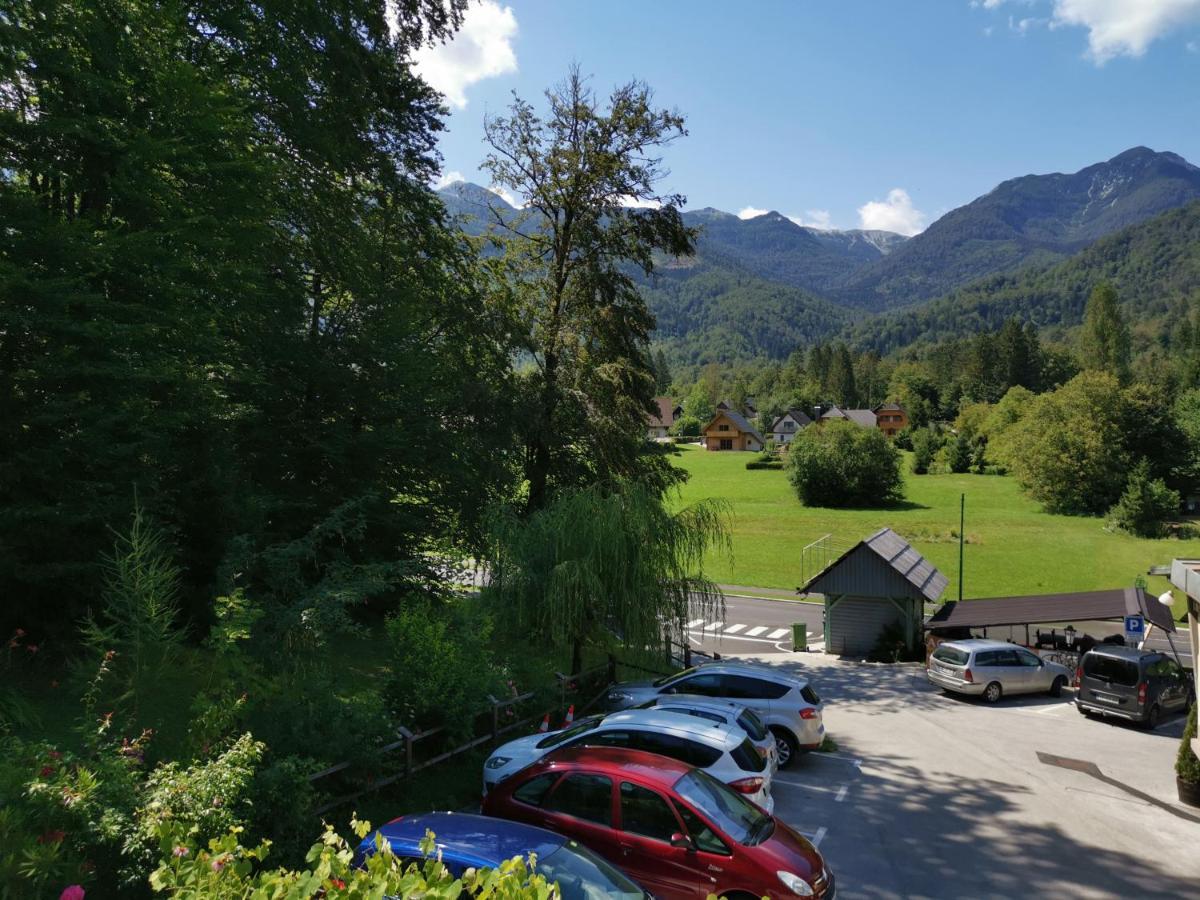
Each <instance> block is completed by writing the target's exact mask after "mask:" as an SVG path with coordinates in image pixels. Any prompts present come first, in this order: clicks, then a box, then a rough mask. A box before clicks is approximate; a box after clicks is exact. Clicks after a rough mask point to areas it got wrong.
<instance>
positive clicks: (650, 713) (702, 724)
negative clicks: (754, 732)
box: [592, 707, 745, 749]
mask: <svg viewBox="0 0 1200 900" xmlns="http://www.w3.org/2000/svg"><path fill="white" fill-rule="evenodd" d="M609 728H636V729H639V730H642V731H666V732H670V733H671V734H676V735H682V736H684V737H688V738H691V739H693V740H697V741H701V742H703V743H705V744H709V745H710V746H713V747H721V748H722V749H724V748H725V747H729V746H737V745H738V744H740V743H741V742H742V741H743V740H745V738H744V737H741V738H739V734H740V733H741V728H740V727H738V731H737V732H736V733H735V732H734V730H733V728H734V726H733V725H732V724H729V723H725V722H714V721H712V720H711V719H700V718H697V717H696V716H689V715H685V714H682V713H675V712H667V711H665V710H661V709H658V708H657V707H651V708H649V709H626V710H622V711H620V712H615V713H610V714H609V715H607V716H605V717H604V722H603V723H602V724H601V725H600V728H598V729H595V730H594V731H593V732H592V733H594V732H595V731H599V730H601V729H604V730H607V729H609Z"/></svg>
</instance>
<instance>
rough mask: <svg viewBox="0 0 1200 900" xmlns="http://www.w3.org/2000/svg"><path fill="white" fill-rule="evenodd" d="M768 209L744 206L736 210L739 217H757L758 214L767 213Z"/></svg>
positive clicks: (763, 214)
mask: <svg viewBox="0 0 1200 900" xmlns="http://www.w3.org/2000/svg"><path fill="white" fill-rule="evenodd" d="M769 212H770V210H769V209H759V208H758V207H757V206H746V207H743V208H742V209H741V211H739V212H738V214H737V216H738V218H739V219H757V218H758V217H759V216H765V215H766V214H767V213H769Z"/></svg>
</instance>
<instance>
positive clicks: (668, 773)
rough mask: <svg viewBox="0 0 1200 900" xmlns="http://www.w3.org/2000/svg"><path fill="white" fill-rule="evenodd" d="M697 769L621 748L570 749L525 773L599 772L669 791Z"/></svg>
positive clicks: (549, 754) (665, 758)
mask: <svg viewBox="0 0 1200 900" xmlns="http://www.w3.org/2000/svg"><path fill="white" fill-rule="evenodd" d="M693 768H694V767H693V766H689V765H688V764H687V763H685V762H680V761H679V760H677V759H673V758H672V757H669V756H659V755H658V754H657V753H647V752H646V751H645V750H627V749H625V748H622V747H567V748H565V749H563V750H555V751H554V752H553V753H547V754H546V755H545V756H543V757H542V758H541V759H540V760H538V761H537V762H536V763H534V764H533V765H532V766H530V767H529V768H528V769H526V771H527V772H528V771H539V772H540V771H546V770H550V771H570V770H572V769H599V770H601V771H605V772H609V773H612V774H617V775H619V776H621V777H626V778H629V779H631V780H633V781H639V782H641V783H642V784H645V785H649V786H653V787H659V788H664V789H669V788H671V787H673V786H674V785H675V782H677V781H678V780H679V779H680V778H682V777H683V776H684V775H686V774H687V773H688V772H690V771H692V769H693Z"/></svg>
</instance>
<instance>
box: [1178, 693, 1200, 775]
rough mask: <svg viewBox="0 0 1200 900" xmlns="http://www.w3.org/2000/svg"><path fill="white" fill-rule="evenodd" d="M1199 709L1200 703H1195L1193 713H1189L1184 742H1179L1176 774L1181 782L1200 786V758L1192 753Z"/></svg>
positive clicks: (1184, 730) (1184, 731)
mask: <svg viewBox="0 0 1200 900" xmlns="http://www.w3.org/2000/svg"><path fill="white" fill-rule="evenodd" d="M1197 707H1200V703H1193V704H1192V711H1191V712H1189V713H1188V720H1187V727H1186V728H1184V729H1183V740H1181V741H1180V742H1179V755H1178V756H1177V757H1176V758H1175V774H1176V775H1177V776H1179V780H1180V781H1185V782H1187V783H1188V784H1200V758H1197V756H1196V754H1195V753H1194V752H1193V751H1192V740H1193V739H1194V738H1195V737H1196V708H1197Z"/></svg>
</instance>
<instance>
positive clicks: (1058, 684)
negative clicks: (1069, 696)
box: [1050, 675, 1067, 697]
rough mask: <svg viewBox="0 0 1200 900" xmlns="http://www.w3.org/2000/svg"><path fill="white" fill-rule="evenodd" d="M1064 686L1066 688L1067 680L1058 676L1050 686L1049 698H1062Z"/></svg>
mask: <svg viewBox="0 0 1200 900" xmlns="http://www.w3.org/2000/svg"><path fill="white" fill-rule="evenodd" d="M1066 686H1067V679H1065V678H1064V677H1063V676H1061V675H1059V676H1058V677H1057V678H1055V679H1054V684H1052V685H1050V696H1051V697H1060V696H1062V689H1063V688H1064V687H1066Z"/></svg>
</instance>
